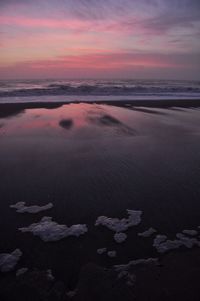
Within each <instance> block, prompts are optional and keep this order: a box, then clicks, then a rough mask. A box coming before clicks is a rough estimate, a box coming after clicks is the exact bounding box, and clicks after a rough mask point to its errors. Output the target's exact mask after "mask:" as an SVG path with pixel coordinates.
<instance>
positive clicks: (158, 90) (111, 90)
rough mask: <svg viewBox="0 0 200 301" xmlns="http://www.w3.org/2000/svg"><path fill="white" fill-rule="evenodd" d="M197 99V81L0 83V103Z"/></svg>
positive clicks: (58, 80) (199, 96)
mask: <svg viewBox="0 0 200 301" xmlns="http://www.w3.org/2000/svg"><path fill="white" fill-rule="evenodd" d="M198 98H200V81H180V80H136V79H126V80H124V79H123V80H116V79H115V80H105V79H104V80H100V79H98V80H94V79H87V80H86V79H85V80H66V79H42V80H39V79H37V80H1V81H0V103H22V102H25V103H27V102H73V101H83V102H84V101H87V102H88V101H109V100H112V101H113V100H114V101H117V100H119V101H123V100H124V101H127V100H152V99H154V100H155V99H156V100H159V99H161V100H163V99H166V100H169V99H180V100H181V99H198Z"/></svg>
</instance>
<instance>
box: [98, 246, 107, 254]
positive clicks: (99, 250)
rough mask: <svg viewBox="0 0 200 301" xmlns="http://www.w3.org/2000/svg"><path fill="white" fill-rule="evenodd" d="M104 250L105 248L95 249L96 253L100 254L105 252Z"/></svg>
mask: <svg viewBox="0 0 200 301" xmlns="http://www.w3.org/2000/svg"><path fill="white" fill-rule="evenodd" d="M106 251H107V248H101V249H97V254H99V255H102V254H103V253H105V252H106Z"/></svg>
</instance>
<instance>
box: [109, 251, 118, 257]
mask: <svg viewBox="0 0 200 301" xmlns="http://www.w3.org/2000/svg"><path fill="white" fill-rule="evenodd" d="M107 255H108V256H109V257H111V258H113V257H116V256H117V252H116V251H108V253H107Z"/></svg>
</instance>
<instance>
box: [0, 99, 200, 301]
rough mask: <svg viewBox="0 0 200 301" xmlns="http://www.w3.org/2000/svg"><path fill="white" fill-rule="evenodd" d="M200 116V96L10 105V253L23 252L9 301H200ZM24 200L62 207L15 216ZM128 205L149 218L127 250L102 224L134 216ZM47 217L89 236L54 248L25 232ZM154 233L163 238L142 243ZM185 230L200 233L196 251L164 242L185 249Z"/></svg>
mask: <svg viewBox="0 0 200 301" xmlns="http://www.w3.org/2000/svg"><path fill="white" fill-rule="evenodd" d="M199 117H200V100H188V101H187V100H182V101H181V102H180V101H178V100H177V101H172V100H169V101H159V102H158V101H144V102H143V101H133V102H131V101H128V102H126V103H124V102H101V103H100V102H98V103H78V102H76V103H67V104H63V103H45V104H42V103H29V104H22V103H21V104H0V171H1V181H0V199H1V202H0V210H1V219H0V227H1V232H0V253H11V252H13V251H14V250H15V249H17V248H19V249H20V250H21V251H22V253H23V254H22V256H21V258H20V260H19V261H18V263H17V265H16V266H15V267H14V269H13V270H12V271H11V272H7V273H1V275H0V297H1V300H18V299H19V300H75V301H76V300H77V301H79V300H85V301H90V300H142V301H143V300H199V299H200V290H199V283H198V282H199V281H198V279H199V275H200V262H199V255H200V249H199V248H198V243H197V242H196V241H195V242H194V240H193V241H191V240H190V239H196V240H197V241H198V239H199V229H198V226H199V225H200V224H199V210H200V204H199V197H200V185H199V184H200V183H199V181H200V180H199V179H200V140H199V137H200V136H199V135H200V118H199ZM20 201H21V202H25V203H26V205H27V206H31V205H38V206H44V205H46V204H48V203H52V204H53V207H52V208H50V209H48V210H47V211H44V212H38V213H36V214H31V213H30V212H25V213H18V212H16V210H15V209H13V208H10V205H13V204H16V203H18V202H20ZM127 209H130V210H135V211H137V212H138V211H142V215H141V221H140V222H139V223H138V224H135V225H134V226H131V227H130V228H129V229H127V230H125V231H122V232H125V233H126V234H127V239H126V240H125V241H124V242H122V243H117V242H116V241H115V240H114V238H113V235H114V234H115V232H113V231H112V230H110V229H108V228H107V227H105V226H102V225H100V226H95V221H96V220H97V218H98V217H99V216H105V217H111V218H118V219H122V218H125V219H127V218H128V217H127V216H128V215H127V212H126V210H127ZM44 216H49V217H52V218H53V221H55V222H57V223H58V224H62V225H67V226H71V225H76V224H78V225H87V232H86V233H84V234H83V235H81V236H80V237H74V236H72V237H65V238H63V239H61V240H58V241H48V242H45V241H43V240H42V239H41V238H40V237H38V236H37V235H36V236H34V235H33V234H32V233H23V232H21V231H19V230H18V228H21V227H27V226H29V225H31V224H33V223H38V222H39V221H40V220H41V219H42V218H43V217H44ZM150 227H153V228H154V229H156V231H157V232H156V233H154V234H152V235H151V236H149V237H141V236H138V233H143V232H144V231H146V230H147V229H149V228H150ZM185 229H189V230H194V231H197V235H196V236H194V237H193V236H190V235H186V237H187V239H189V240H190V241H189V243H188V241H184V243H183V244H182V245H180V247H177V248H174V249H171V250H170V249H169V250H168V251H166V252H163V253H162V252H159V251H158V248H156V247H155V246H153V242H154V239H155V237H156V235H166V236H167V239H168V240H172V241H174V240H177V239H178V243H180V241H182V242H183V240H181V239H180V238H177V237H176V234H177V233H182V231H183V230H185ZM176 243H177V241H176ZM190 244H191V246H190ZM101 248H107V251H116V257H113V258H112V257H109V256H108V255H107V253H104V254H102V255H99V254H97V250H98V249H101ZM148 258H158V261H157V262H156V263H153V264H150V265H149V264H146V263H142V264H139V265H137V266H132V267H131V268H130V270H129V273H130V274H131V275H132V276H133V277H132V278H131V279H129V278H130V277H129V276H130V275H125V274H124V276H123V277H122V278H119V274H118V273H117V272H116V270H115V268H114V266H115V265H120V264H127V263H128V262H130V261H132V260H138V259H148ZM24 267H26V268H28V271H26V272H25V273H24V274H22V275H20V276H18V277H16V275H15V274H16V271H17V270H19V269H20V268H24ZM49 269H51V271H52V274H53V277H49V276H48V273H47V272H46V271H47V270H49ZM127 277H129V278H127ZM127 282H129V283H128V284H127Z"/></svg>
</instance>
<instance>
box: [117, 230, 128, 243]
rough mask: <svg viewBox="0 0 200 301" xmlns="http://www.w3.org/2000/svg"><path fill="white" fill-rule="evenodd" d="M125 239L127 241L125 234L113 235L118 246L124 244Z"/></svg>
mask: <svg viewBox="0 0 200 301" xmlns="http://www.w3.org/2000/svg"><path fill="white" fill-rule="evenodd" d="M126 239H127V234H126V233H122V232H120V233H115V235H114V240H115V241H116V242H117V243H119V244H120V243H122V242H124V241H125V240H126Z"/></svg>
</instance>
